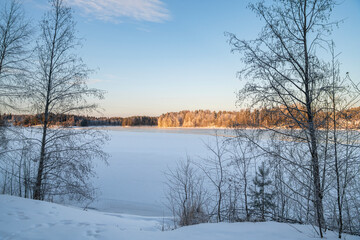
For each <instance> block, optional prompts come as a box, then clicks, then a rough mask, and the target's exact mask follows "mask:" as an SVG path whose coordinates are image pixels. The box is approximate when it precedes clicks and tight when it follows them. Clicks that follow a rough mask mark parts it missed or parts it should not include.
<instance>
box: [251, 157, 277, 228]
mask: <svg viewBox="0 0 360 240" xmlns="http://www.w3.org/2000/svg"><path fill="white" fill-rule="evenodd" d="M269 173H270V168H266V167H265V163H264V162H262V163H261V166H260V167H259V168H258V170H257V172H256V176H255V178H254V180H253V183H254V188H253V189H252V190H251V196H252V203H251V206H252V210H253V211H252V212H253V213H254V214H255V216H257V217H259V219H258V220H260V221H265V216H266V214H267V213H269V212H271V211H270V210H271V209H273V208H274V203H273V196H274V193H273V191H271V190H269V188H270V185H271V183H272V181H271V180H270V179H269Z"/></svg>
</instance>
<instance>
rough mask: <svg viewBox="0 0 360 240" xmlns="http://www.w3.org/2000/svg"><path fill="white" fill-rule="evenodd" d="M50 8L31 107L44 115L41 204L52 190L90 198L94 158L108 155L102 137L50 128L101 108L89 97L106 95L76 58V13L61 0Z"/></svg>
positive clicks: (39, 43) (37, 194)
mask: <svg viewBox="0 0 360 240" xmlns="http://www.w3.org/2000/svg"><path fill="white" fill-rule="evenodd" d="M50 5H51V8H50V10H49V11H48V12H47V13H46V14H45V16H44V19H43V20H42V21H41V24H40V27H41V34H40V37H39V39H38V41H37V47H36V54H37V63H36V65H37V66H36V70H35V73H34V74H33V79H32V83H31V85H30V91H31V93H32V94H31V96H30V100H31V101H32V103H33V108H34V110H36V111H37V112H38V113H43V119H42V132H41V140H40V141H39V142H40V152H39V161H38V170H37V177H36V182H35V186H34V194H33V198H34V199H41V200H43V199H44V198H45V196H46V195H47V194H54V191H55V192H56V194H62V193H61V192H59V189H63V191H65V192H66V193H69V194H72V193H78V194H80V195H82V196H85V197H88V195H87V194H88V193H87V191H82V190H83V189H84V188H86V186H87V183H86V177H88V175H89V174H91V173H92V168H91V159H93V158H95V157H104V156H105V155H104V153H103V152H102V151H101V147H100V145H99V144H101V143H102V141H103V138H102V137H101V134H100V135H94V132H90V131H88V130H87V131H81V132H80V131H74V130H70V129H61V128H59V129H50V127H51V125H52V124H53V121H52V120H53V119H52V117H51V116H52V113H55V114H66V113H74V112H84V111H91V110H94V109H96V107H97V105H96V104H92V103H88V101H89V98H91V97H95V98H102V97H103V92H102V91H100V90H97V89H91V88H89V87H88V86H87V84H86V79H87V77H88V74H89V69H88V68H87V67H86V65H85V64H84V63H83V62H82V61H81V59H80V58H78V57H77V56H76V52H75V50H76V48H77V47H78V46H79V44H80V42H79V39H78V38H77V37H76V35H75V22H74V21H73V18H72V10H71V9H70V8H69V7H67V6H66V5H65V2H64V1H63V0H51V1H50ZM70 143H71V144H70ZM60 186H61V187H60Z"/></svg>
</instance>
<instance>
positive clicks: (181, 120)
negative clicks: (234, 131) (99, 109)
mask: <svg viewBox="0 0 360 240" xmlns="http://www.w3.org/2000/svg"><path fill="white" fill-rule="evenodd" d="M297 109H298V108H297ZM289 114H292V115H293V116H295V118H296V119H297V120H299V121H302V118H303V116H300V115H299V111H298V110H296V111H295V110H294V111H293V112H292V113H290V112H289V110H287V109H284V108H281V107H277V108H271V109H269V108H261V109H254V110H250V109H242V110H240V111H218V112H215V111H209V110H196V111H181V112H170V113H165V114H162V115H161V116H160V117H159V119H158V126H159V127H232V126H237V127H253V128H258V127H283V128H296V127H297V124H296V120H292V119H289V118H288V117H287V116H288V115H289ZM330 117H331V113H330V112H328V111H325V110H319V111H318V112H317V118H316V119H317V121H319V122H325V121H326V119H328V118H330ZM338 123H346V124H347V126H348V127H349V128H351V129H359V128H360V107H356V108H351V109H347V110H344V111H342V112H341V114H340V117H339V119H338Z"/></svg>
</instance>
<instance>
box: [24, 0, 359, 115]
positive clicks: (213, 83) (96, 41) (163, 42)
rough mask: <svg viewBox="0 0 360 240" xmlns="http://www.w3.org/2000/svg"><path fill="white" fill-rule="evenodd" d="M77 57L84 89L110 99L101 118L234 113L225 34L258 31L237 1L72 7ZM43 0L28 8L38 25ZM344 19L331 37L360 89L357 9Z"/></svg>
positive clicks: (80, 0)
mask: <svg viewBox="0 0 360 240" xmlns="http://www.w3.org/2000/svg"><path fill="white" fill-rule="evenodd" d="M68 2H69V3H71V6H72V7H73V9H74V17H75V19H76V21H77V30H78V36H80V37H83V38H84V39H85V41H84V42H83V44H84V45H83V47H82V49H80V50H79V54H80V56H81V57H82V58H83V60H84V62H85V63H87V64H88V66H89V67H90V68H92V69H95V73H94V74H92V75H91V76H90V80H89V84H90V86H91V87H96V88H100V89H103V90H105V91H107V94H106V98H105V100H102V101H101V107H102V108H103V111H102V112H103V113H102V115H104V116H123V117H124V116H132V115H151V116H158V115H160V114H161V113H165V112H170V111H180V110H195V109H210V110H236V109H237V108H236V106H235V102H236V95H235V92H236V91H238V90H239V89H241V87H242V86H243V84H244V82H241V81H240V80H239V79H237V78H236V72H237V71H238V70H240V69H241V63H240V61H239V58H240V56H239V55H237V54H232V53H230V49H231V48H230V46H229V45H228V43H227V38H226V37H225V36H224V32H232V33H236V34H237V35H238V37H240V38H245V39H253V38H255V37H256V36H257V33H258V32H259V31H260V29H261V26H262V23H261V21H260V20H259V19H257V18H256V16H255V15H254V14H253V13H252V12H251V11H250V10H248V9H247V8H246V5H247V2H248V1H240V0H207V1H205V0H69V1H68ZM46 5H47V1H45V0H25V3H24V6H25V10H26V12H27V14H28V15H29V16H30V17H31V18H32V19H33V21H34V22H36V21H38V20H39V19H40V18H41V17H42V15H43V13H44V11H45V9H46ZM333 16H334V19H345V22H344V23H342V24H341V25H340V27H339V28H338V29H335V30H334V33H333V39H334V40H335V42H336V45H337V51H338V52H341V62H342V71H343V72H350V75H351V77H352V79H353V80H355V81H358V82H360V45H359V43H360V41H359V40H360V1H359V0H343V3H342V4H341V5H339V6H337V7H336V8H335V10H334V12H333Z"/></svg>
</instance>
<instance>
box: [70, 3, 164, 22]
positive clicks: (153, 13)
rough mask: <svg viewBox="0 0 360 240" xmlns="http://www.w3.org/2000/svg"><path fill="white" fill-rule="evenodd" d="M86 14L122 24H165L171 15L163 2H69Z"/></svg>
mask: <svg viewBox="0 0 360 240" xmlns="http://www.w3.org/2000/svg"><path fill="white" fill-rule="evenodd" d="M67 2H68V4H70V5H72V6H76V7H78V8H79V9H81V10H82V11H83V12H84V13H86V14H88V15H91V16H94V17H95V18H97V19H100V20H104V21H111V22H121V19H122V18H132V19H135V20H138V21H148V22H163V21H166V20H169V19H170V13H169V11H168V9H166V7H165V5H164V3H163V2H162V1H161V0H67Z"/></svg>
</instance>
